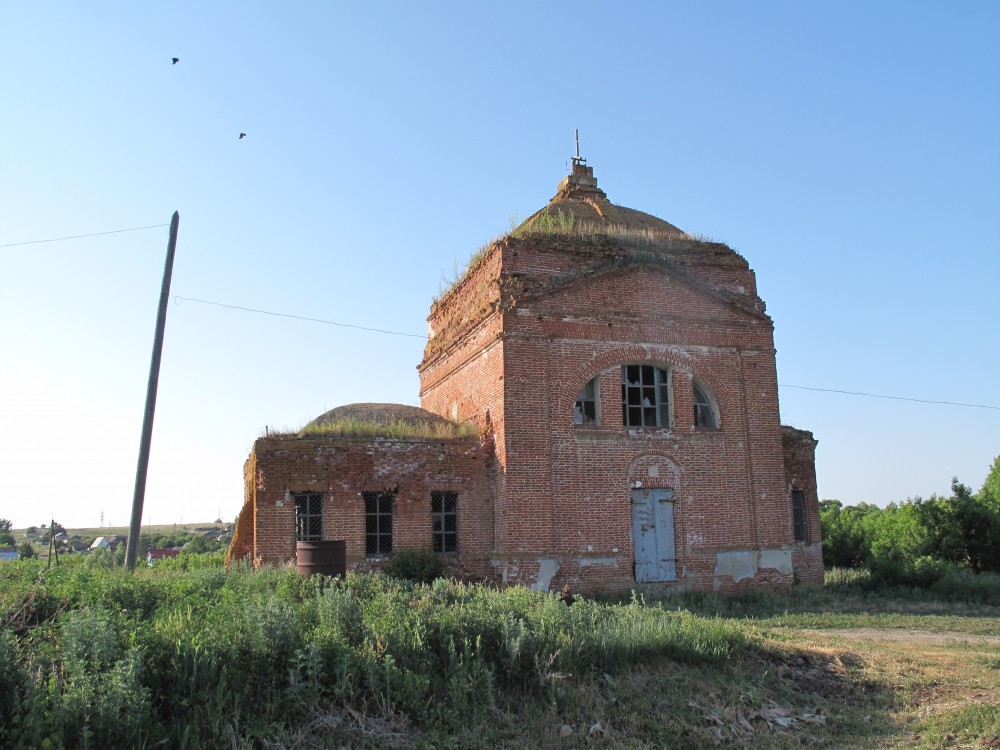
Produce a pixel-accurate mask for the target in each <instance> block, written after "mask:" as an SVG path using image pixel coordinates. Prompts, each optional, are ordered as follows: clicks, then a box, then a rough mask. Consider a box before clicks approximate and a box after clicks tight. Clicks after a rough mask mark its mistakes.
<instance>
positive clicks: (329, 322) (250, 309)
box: [174, 294, 427, 339]
mask: <svg viewBox="0 0 1000 750" xmlns="http://www.w3.org/2000/svg"><path fill="white" fill-rule="evenodd" d="M178 302H199V303H201V304H203V305H214V306H215V307H225V308H227V309H229V310H242V311H243V312H252V313H260V314H261V315H273V316H275V317H277V318H292V319H293V320H307V321H309V322H310V323H323V324H325V325H328V326H338V327H340V328H356V329H358V330H359V331H371V332H373V333H385V334H388V335H390V336H408V337H410V338H415V339H425V338H427V337H426V336H424V335H422V334H419V333H403V332H402V331H387V330H385V329H384V328H369V327H368V326H359V325H354V324H353V323H338V322H336V321H333V320H323V319H321V318H307V317H305V316H304V315H292V314H291V313H280V312H273V311H272V310H258V309H257V308H254V307H242V306H240V305H227V304H225V303H223V302H212V301H211V300H207V299H195V298H194V297H181V296H180V295H176V294H175V295H174V303H175V304H176V303H178Z"/></svg>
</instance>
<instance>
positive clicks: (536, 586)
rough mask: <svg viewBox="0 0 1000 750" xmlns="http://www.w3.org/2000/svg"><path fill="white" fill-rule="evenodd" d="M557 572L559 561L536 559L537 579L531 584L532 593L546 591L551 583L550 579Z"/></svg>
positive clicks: (549, 558) (545, 558) (544, 558)
mask: <svg viewBox="0 0 1000 750" xmlns="http://www.w3.org/2000/svg"><path fill="white" fill-rule="evenodd" d="M558 572H559V561H558V560H556V559H554V558H551V557H539V558H538V577H537V578H536V579H535V582H534V583H533V584H531V588H532V590H534V591H548V590H549V584H550V583H552V579H553V578H554V577H555V574H556V573H558Z"/></svg>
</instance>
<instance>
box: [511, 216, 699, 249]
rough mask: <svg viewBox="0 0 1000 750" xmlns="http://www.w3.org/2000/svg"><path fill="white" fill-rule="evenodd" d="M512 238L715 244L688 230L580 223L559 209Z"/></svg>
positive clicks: (524, 226)
mask: <svg viewBox="0 0 1000 750" xmlns="http://www.w3.org/2000/svg"><path fill="white" fill-rule="evenodd" d="M511 236H513V237H561V238H567V239H581V240H594V239H612V240H616V241H618V242H621V243H622V244H625V245H631V246H635V247H665V246H666V247H669V246H670V245H673V244H675V243H677V242H679V241H680V242H688V243H690V242H705V243H714V242H716V240H713V239H712V238H710V237H706V236H704V235H699V234H687V233H685V232H671V231H665V230H662V229H649V228H644V227H630V226H626V225H624V224H597V223H595V222H589V221H588V222H578V221H575V220H574V219H573V213H572V211H571V212H570V213H569V214H568V215H564V214H563V213H562V211H561V210H560V211H559V212H557V214H556V215H555V216H553V215H552V214H541V215H539V216H537V217H536V218H535V219H534V220H532V221H531V222H530V223H525V224H522V225H521V226H520V227H518V228H517V229H515V230H514V231H513V232H512V233H511Z"/></svg>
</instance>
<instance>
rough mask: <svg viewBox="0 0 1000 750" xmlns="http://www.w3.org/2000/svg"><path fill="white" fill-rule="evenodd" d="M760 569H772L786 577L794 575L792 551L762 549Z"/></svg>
mask: <svg viewBox="0 0 1000 750" xmlns="http://www.w3.org/2000/svg"><path fill="white" fill-rule="evenodd" d="M760 567H762V568H771V569H773V570H777V571H778V572H779V573H785V574H786V575H791V574H792V551H791V550H790V549H762V550H761V551H760Z"/></svg>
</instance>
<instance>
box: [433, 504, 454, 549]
mask: <svg viewBox="0 0 1000 750" xmlns="http://www.w3.org/2000/svg"><path fill="white" fill-rule="evenodd" d="M431 520H432V522H433V531H432V534H433V549H434V551H435V552H458V494H457V493H455V492H433V493H431Z"/></svg>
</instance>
